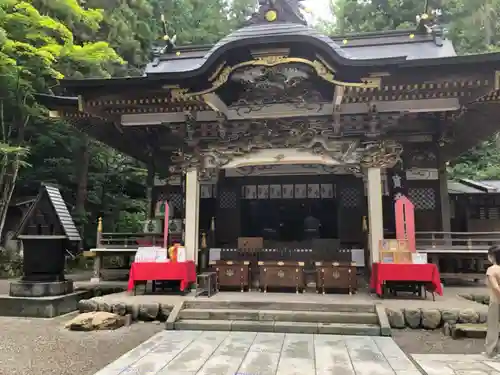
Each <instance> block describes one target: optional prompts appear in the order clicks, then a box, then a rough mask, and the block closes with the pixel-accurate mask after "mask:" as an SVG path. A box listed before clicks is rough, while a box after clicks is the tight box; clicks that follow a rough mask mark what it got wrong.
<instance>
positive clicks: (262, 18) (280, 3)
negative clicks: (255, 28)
mask: <svg viewBox="0 0 500 375" xmlns="http://www.w3.org/2000/svg"><path fill="white" fill-rule="evenodd" d="M302 1H303V0H259V9H258V10H257V12H255V13H254V14H253V15H252V16H251V18H250V19H249V20H248V21H247V22H246V24H245V26H248V25H256V24H262V23H271V22H288V23H298V24H302V25H307V21H306V19H305V18H304V15H303V14H302V11H305V12H306V11H307V10H306V8H305V7H304V5H303V4H302Z"/></svg>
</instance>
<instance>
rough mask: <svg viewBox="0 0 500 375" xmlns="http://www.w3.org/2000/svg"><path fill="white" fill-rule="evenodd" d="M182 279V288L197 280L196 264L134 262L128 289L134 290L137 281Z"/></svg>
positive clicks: (190, 262) (191, 262)
mask: <svg viewBox="0 0 500 375" xmlns="http://www.w3.org/2000/svg"><path fill="white" fill-rule="evenodd" d="M153 280H161V281H166V280H180V282H181V285H180V288H181V290H182V291H183V290H185V289H186V288H187V287H188V286H189V285H190V284H191V283H194V282H196V265H195V264H194V262H193V261H188V262H164V263H152V262H151V263H136V262H134V263H132V266H131V267H130V275H129V278H128V290H129V291H130V290H133V289H134V285H135V282H136V281H153Z"/></svg>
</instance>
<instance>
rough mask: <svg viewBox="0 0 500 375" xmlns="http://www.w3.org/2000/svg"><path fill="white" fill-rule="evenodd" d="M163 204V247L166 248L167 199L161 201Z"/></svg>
mask: <svg viewBox="0 0 500 375" xmlns="http://www.w3.org/2000/svg"><path fill="white" fill-rule="evenodd" d="M163 203H164V204H165V216H164V220H165V222H164V224H163V247H164V248H165V249H168V201H167V200H165V201H164V202H163Z"/></svg>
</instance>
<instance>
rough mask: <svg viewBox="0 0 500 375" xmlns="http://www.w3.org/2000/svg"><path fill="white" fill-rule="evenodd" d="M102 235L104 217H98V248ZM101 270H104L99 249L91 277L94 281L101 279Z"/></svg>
mask: <svg viewBox="0 0 500 375" xmlns="http://www.w3.org/2000/svg"><path fill="white" fill-rule="evenodd" d="M101 237H102V217H100V218H98V219H97V235H96V248H97V249H99V248H100V247H101ZM101 271H102V253H101V252H99V251H97V252H96V256H95V257H94V269H93V274H92V278H91V279H90V281H91V282H93V283H98V282H100V281H101Z"/></svg>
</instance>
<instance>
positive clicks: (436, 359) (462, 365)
mask: <svg viewBox="0 0 500 375" xmlns="http://www.w3.org/2000/svg"><path fill="white" fill-rule="evenodd" d="M412 357H413V359H414V360H415V361H416V362H417V363H418V365H419V366H420V367H422V369H423V370H424V371H425V372H426V373H427V375H500V361H498V360H496V361H491V360H487V359H486V358H485V357H483V356H482V355H481V354H465V355H464V354H413V355H412Z"/></svg>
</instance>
